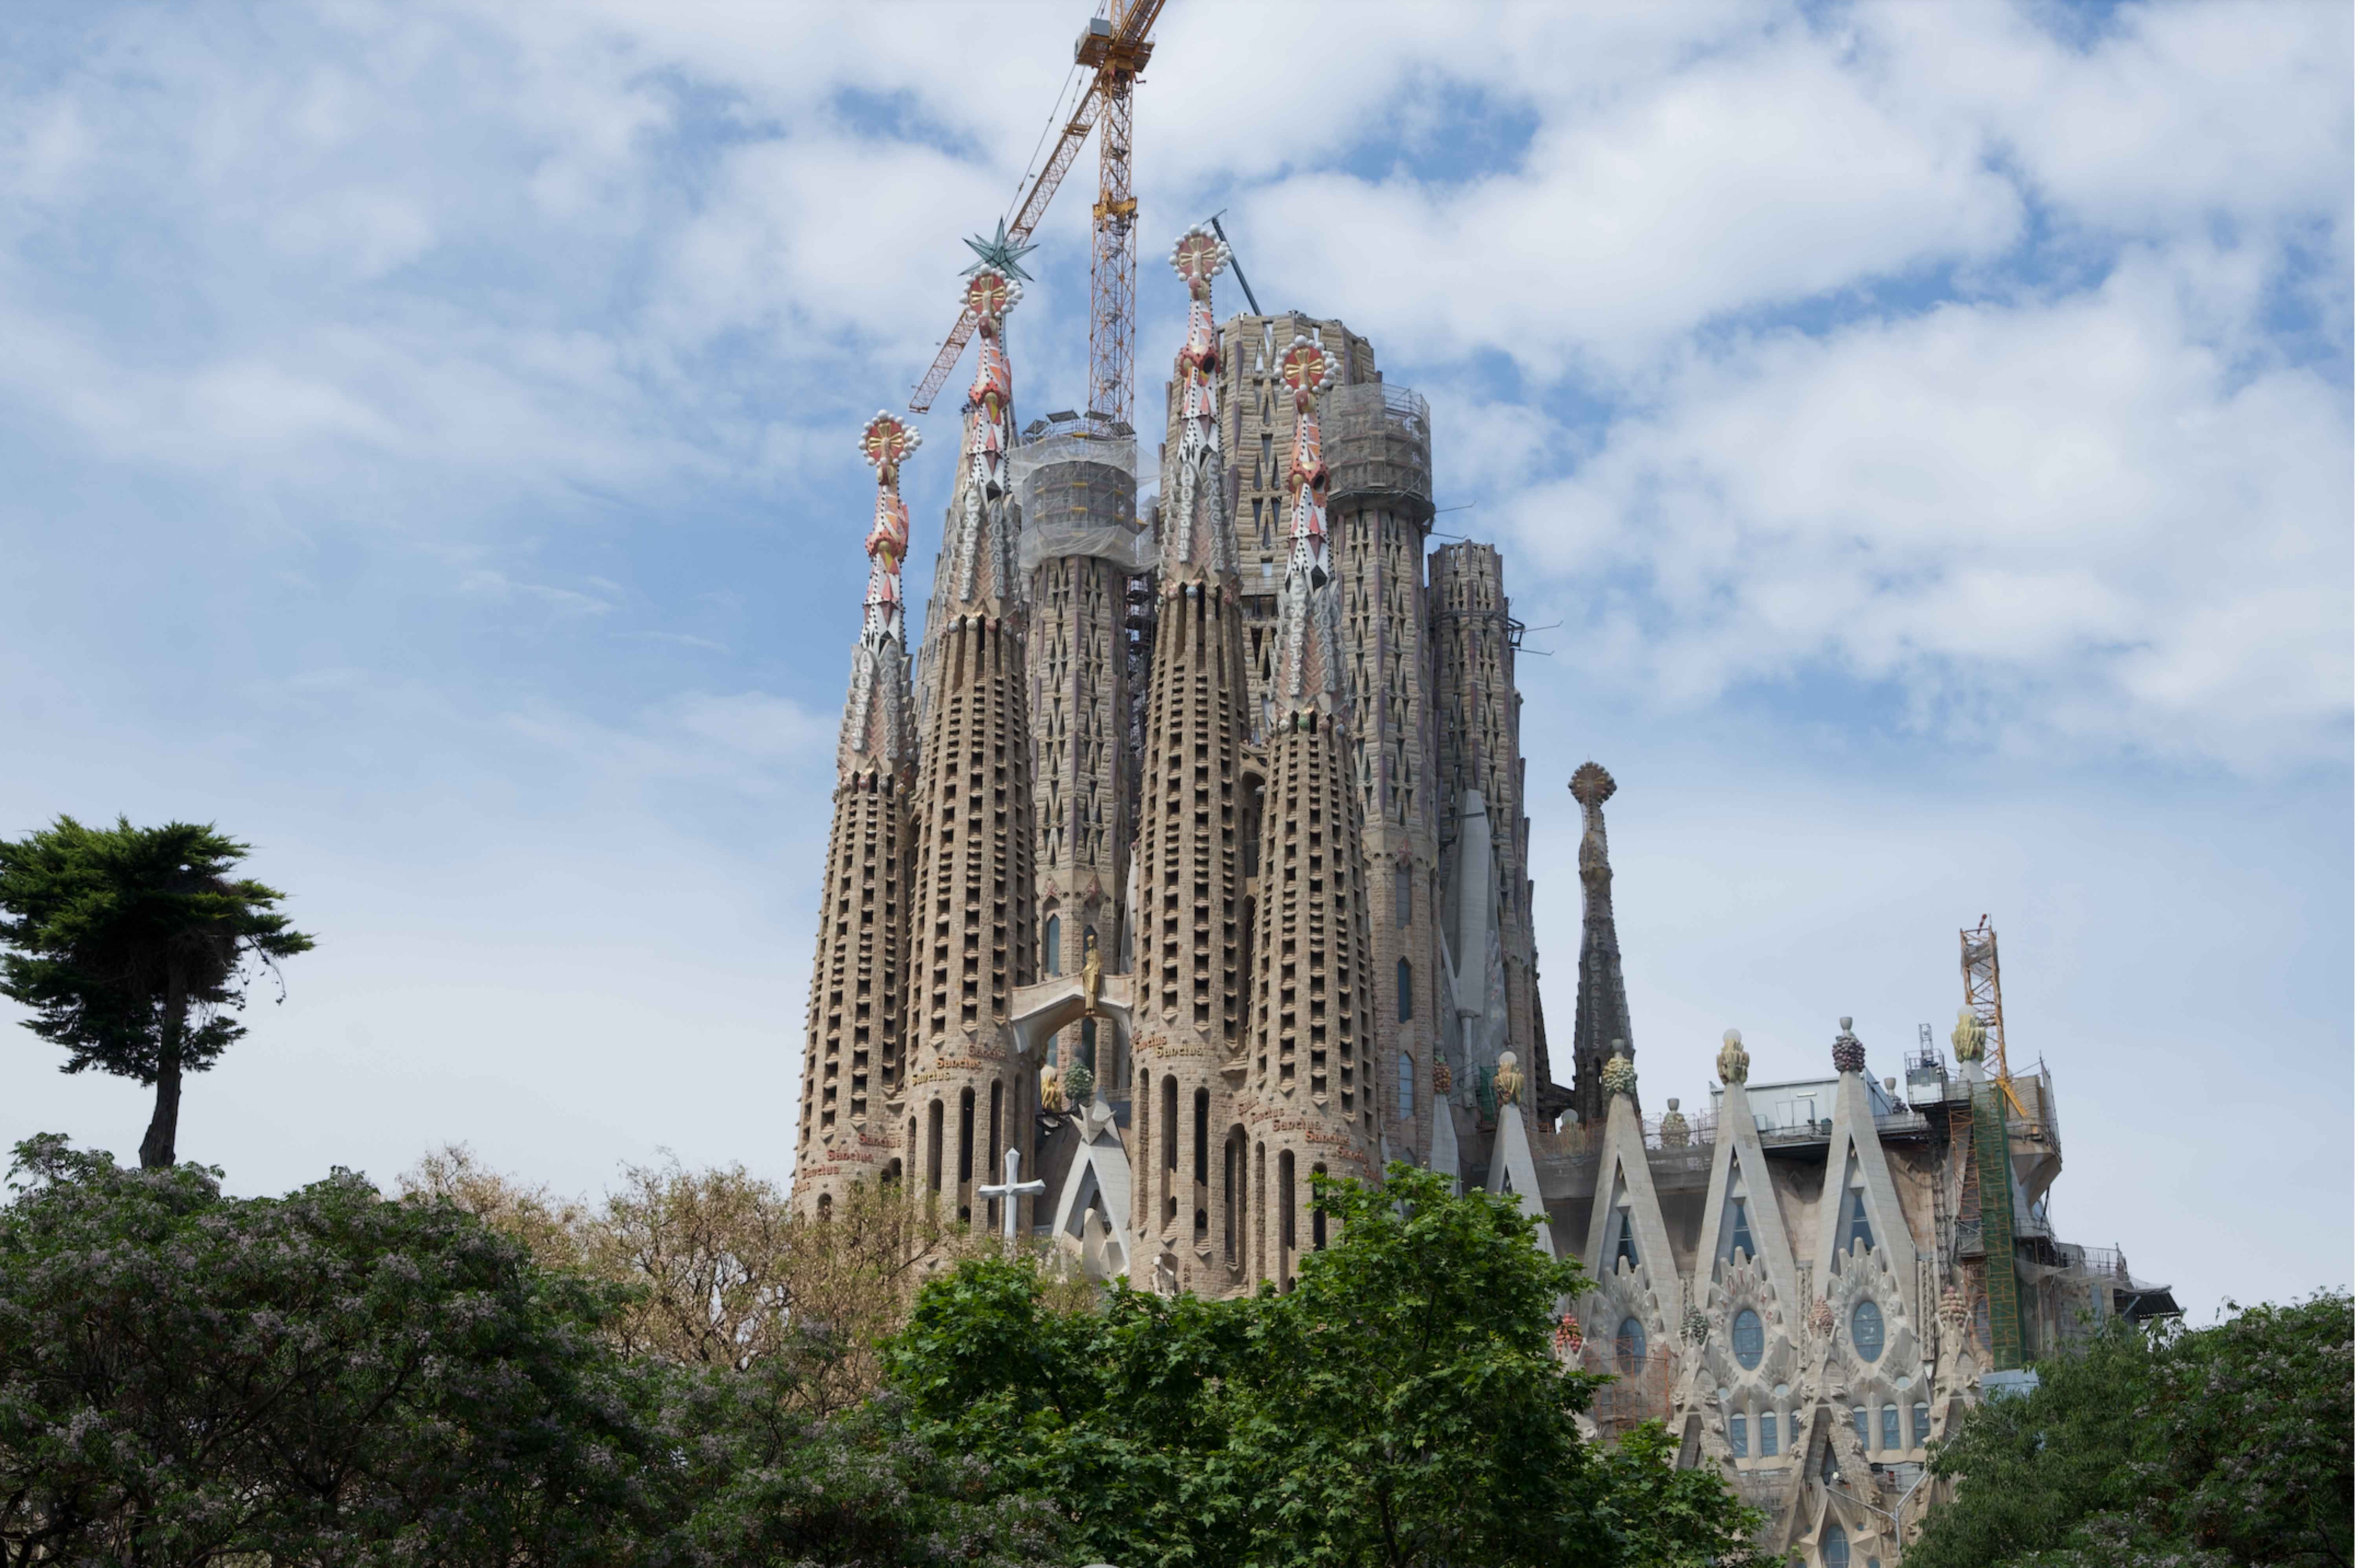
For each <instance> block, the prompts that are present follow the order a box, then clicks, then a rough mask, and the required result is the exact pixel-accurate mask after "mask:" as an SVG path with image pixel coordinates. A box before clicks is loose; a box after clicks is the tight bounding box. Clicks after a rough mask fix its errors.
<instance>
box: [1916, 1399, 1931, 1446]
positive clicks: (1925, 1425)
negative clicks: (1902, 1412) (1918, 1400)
mask: <svg viewBox="0 0 2358 1568" xmlns="http://www.w3.org/2000/svg"><path fill="white" fill-rule="evenodd" d="M1931 1441H1932V1407H1931V1405H1918V1406H1917V1407H1916V1446H1917V1447H1919V1448H1921V1447H1923V1446H1924V1445H1925V1444H1928V1443H1930V1442H1931Z"/></svg>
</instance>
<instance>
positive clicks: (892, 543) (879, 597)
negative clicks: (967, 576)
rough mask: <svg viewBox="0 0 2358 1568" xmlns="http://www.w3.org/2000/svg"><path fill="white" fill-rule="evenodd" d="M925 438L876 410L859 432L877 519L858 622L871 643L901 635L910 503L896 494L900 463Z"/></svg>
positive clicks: (899, 491)
mask: <svg viewBox="0 0 2358 1568" xmlns="http://www.w3.org/2000/svg"><path fill="white" fill-rule="evenodd" d="M923 442H924V438H923V437H921V436H919V435H918V434H917V432H916V431H915V430H914V429H912V428H911V427H909V426H908V424H907V423H905V422H904V421H903V420H901V419H899V418H897V417H895V416H892V415H891V414H888V413H886V412H885V411H884V410H882V409H881V408H880V409H878V410H877V411H876V417H875V418H873V419H871V420H870V421H868V427H867V428H866V429H864V430H862V431H861V432H860V456H861V457H863V458H866V459H867V460H868V464H869V466H870V467H871V468H873V469H874V470H876V522H875V525H874V526H872V527H871V528H870V529H869V530H868V600H867V614H866V615H865V617H864V618H863V619H862V621H861V622H860V636H861V638H862V639H863V640H865V641H867V642H870V643H877V642H881V641H882V640H883V639H884V638H886V637H892V638H895V639H899V638H902V637H903V636H904V633H903V624H902V611H901V563H902V562H903V561H904V560H906V559H907V558H908V556H909V504H908V503H907V502H904V501H903V500H902V499H901V463H902V460H903V459H905V458H906V457H908V455H909V454H910V453H911V452H914V451H915V450H916V449H917V448H918V447H919V446H920V445H922V444H923Z"/></svg>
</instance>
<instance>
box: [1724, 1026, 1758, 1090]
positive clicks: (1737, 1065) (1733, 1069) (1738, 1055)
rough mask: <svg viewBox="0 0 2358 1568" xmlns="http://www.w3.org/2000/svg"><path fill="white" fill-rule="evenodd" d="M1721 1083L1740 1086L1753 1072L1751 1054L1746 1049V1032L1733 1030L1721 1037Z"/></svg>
mask: <svg viewBox="0 0 2358 1568" xmlns="http://www.w3.org/2000/svg"><path fill="white" fill-rule="evenodd" d="M1719 1040H1720V1045H1719V1081H1720V1082H1721V1083H1723V1084H1740V1083H1742V1082H1743V1081H1744V1079H1745V1076H1746V1075H1747V1074H1748V1073H1750V1072H1751V1071H1752V1057H1751V1054H1749V1053H1748V1052H1747V1051H1746V1050H1745V1049H1744V1031H1742V1030H1741V1029H1731V1030H1729V1031H1728V1032H1727V1033H1725V1034H1723V1035H1721V1036H1720V1037H1719Z"/></svg>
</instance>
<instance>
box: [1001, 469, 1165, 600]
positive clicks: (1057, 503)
mask: <svg viewBox="0 0 2358 1568" xmlns="http://www.w3.org/2000/svg"><path fill="white" fill-rule="evenodd" d="M1007 466H1008V475H1009V478H1010V479H1011V481H1013V483H1014V486H1015V495H1016V499H1017V501H1018V503H1020V504H1021V505H1022V508H1023V532H1022V536H1021V538H1020V539H1019V540H1018V542H1017V545H1016V555H1017V566H1018V568H1019V569H1020V570H1021V571H1022V575H1023V577H1024V578H1025V579H1027V580H1028V579H1030V578H1031V575H1032V570H1033V568H1034V567H1036V566H1038V565H1039V564H1040V563H1041V562H1042V561H1044V560H1050V559H1054V558H1056V557H1065V556H1092V557H1097V558H1098V559H1099V560H1104V561H1110V562H1112V563H1113V564H1114V565H1116V566H1118V567H1120V568H1122V570H1124V571H1126V572H1130V573H1132V574H1136V573H1141V572H1145V571H1147V570H1149V569H1151V568H1152V567H1153V565H1154V540H1153V537H1152V535H1151V534H1150V533H1149V532H1148V531H1147V530H1146V529H1145V528H1144V527H1143V526H1141V524H1140V522H1139V519H1138V443H1137V441H1136V440H1134V439H1132V438H1129V437H1126V436H1125V437H1112V436H1089V435H1081V434H1060V435H1052V436H1043V437H1041V438H1039V439H1037V440H1033V441H1028V442H1026V443H1024V444H1023V445H1022V446H1020V447H1018V448H1016V449H1015V450H1014V452H1013V453H1011V455H1010V456H1009V459H1008V464H1007Z"/></svg>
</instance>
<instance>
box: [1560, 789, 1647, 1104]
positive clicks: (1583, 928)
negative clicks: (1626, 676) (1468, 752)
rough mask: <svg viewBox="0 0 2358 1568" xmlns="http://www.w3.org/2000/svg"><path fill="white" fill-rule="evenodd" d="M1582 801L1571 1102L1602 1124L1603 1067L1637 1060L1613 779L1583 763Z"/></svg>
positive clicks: (1575, 792) (1578, 793)
mask: <svg viewBox="0 0 2358 1568" xmlns="http://www.w3.org/2000/svg"><path fill="white" fill-rule="evenodd" d="M1572 797H1573V799H1574V800H1576V801H1578V802H1579V803H1580V815H1581V823H1582V828H1581V835H1580V903H1581V918H1580V990H1579V995H1578V1000H1577V1001H1576V1002H1575V1003H1574V1006H1575V1008H1576V1009H1577V1011H1575V1012H1574V1014H1573V1020H1572V1061H1573V1104H1574V1109H1576V1110H1578V1111H1579V1113H1580V1119H1581V1121H1582V1123H1583V1124H1584V1125H1585V1126H1588V1127H1600V1126H1602V1125H1603V1124H1604V1119H1605V1108H1606V1089H1605V1087H1604V1078H1603V1076H1602V1075H1603V1073H1604V1071H1605V1064H1606V1063H1607V1062H1609V1061H1611V1060H1612V1059H1613V1058H1614V1057H1615V1056H1616V1055H1625V1056H1628V1057H1629V1058H1630V1060H1631V1061H1633V1062H1634V1061H1635V1060H1636V1059H1637V1055H1638V1043H1637V1041H1636V1040H1634V1039H1632V1038H1631V1036H1630V1029H1629V993H1628V990H1627V989H1624V987H1623V986H1622V984H1621V939H1620V937H1619V936H1618V935H1616V934H1615V933H1614V930H1613V865H1612V862H1611V860H1609V859H1608V858H1607V857H1606V846H1605V803H1606V801H1608V800H1610V799H1612V798H1613V775H1612V774H1611V773H1606V771H1605V770H1604V769H1603V768H1600V767H1598V766H1597V765H1596V764H1595V762H1583V763H1581V764H1580V767H1579V770H1578V771H1577V772H1575V773H1574V774H1573V775H1572Z"/></svg>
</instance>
